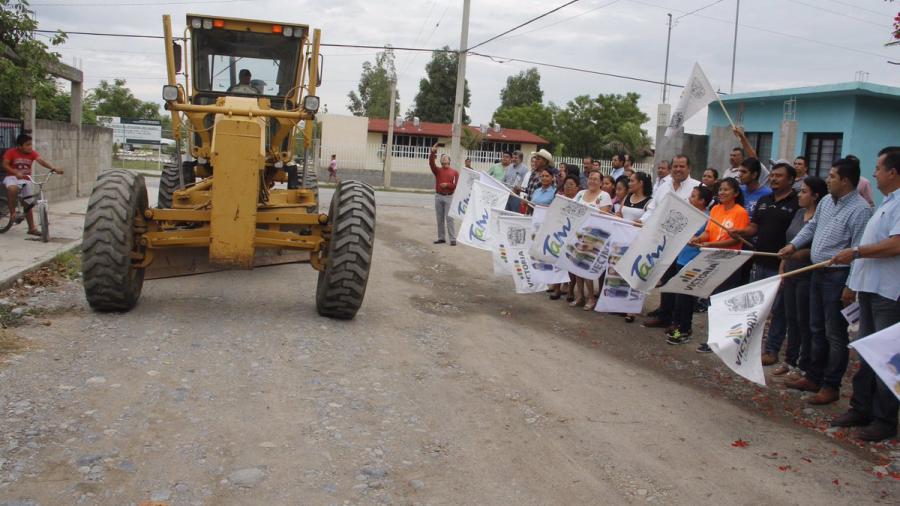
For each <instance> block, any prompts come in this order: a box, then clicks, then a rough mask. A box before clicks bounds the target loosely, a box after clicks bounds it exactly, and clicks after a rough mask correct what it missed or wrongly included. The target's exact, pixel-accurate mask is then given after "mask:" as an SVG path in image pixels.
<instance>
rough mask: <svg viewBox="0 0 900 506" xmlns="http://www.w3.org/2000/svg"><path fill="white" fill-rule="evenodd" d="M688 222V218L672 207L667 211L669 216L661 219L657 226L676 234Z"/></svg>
mask: <svg viewBox="0 0 900 506" xmlns="http://www.w3.org/2000/svg"><path fill="white" fill-rule="evenodd" d="M687 224H688V218H687V216H685V215H684V214H683V213H682V212H681V211H677V210H675V209H672V210H671V211H669V216H667V217H666V220H665V221H663V222H662V223H661V224H660V225H659V226H660V228H662V229H663V230H665V231H666V232H668V233H670V234H672V235H677V234H680V233H681V231H682V230H684V227H686V226H687Z"/></svg>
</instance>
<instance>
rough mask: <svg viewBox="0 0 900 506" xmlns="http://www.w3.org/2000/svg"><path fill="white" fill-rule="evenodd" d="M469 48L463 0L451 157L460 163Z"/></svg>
mask: <svg viewBox="0 0 900 506" xmlns="http://www.w3.org/2000/svg"><path fill="white" fill-rule="evenodd" d="M468 48H469V0H463V18H462V33H461V34H460V36H459V52H458V53H457V69H456V102H454V104H453V138H452V140H451V143H450V158H451V159H452V160H453V162H454V163H456V164H459V163H460V161H461V160H460V157H461V156H462V154H461V149H460V136H461V135H462V120H463V107H464V106H465V104H464V100H465V91H466V50H467V49H468Z"/></svg>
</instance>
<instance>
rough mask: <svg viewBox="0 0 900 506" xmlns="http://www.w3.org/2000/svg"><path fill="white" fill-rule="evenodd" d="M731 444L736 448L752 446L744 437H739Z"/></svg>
mask: <svg viewBox="0 0 900 506" xmlns="http://www.w3.org/2000/svg"><path fill="white" fill-rule="evenodd" d="M731 446H733V447H735V448H746V447H748V446H750V443H748V442H746V441H744V440H743V439H738V440H737V441H735V442H733V443H731Z"/></svg>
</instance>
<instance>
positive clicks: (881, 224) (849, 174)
mask: <svg viewBox="0 0 900 506" xmlns="http://www.w3.org/2000/svg"><path fill="white" fill-rule="evenodd" d="M735 134H736V135H737V136H738V138H739V139H740V140H741V142H742V147H736V148H734V150H733V151H732V152H731V156H730V167H728V168H727V169H725V170H723V171H721V172H720V171H718V170H717V169H716V168H713V167H710V168H707V169H706V170H704V171H703V172H702V176H701V179H700V180H696V179H694V178H692V177H691V173H692V167H691V161H690V159H689V158H688V156H686V155H677V156H675V157H673V158H672V160H670V161H666V160H663V161H661V162H660V163H659V164H658V166H657V167H656V175H655V176H656V177H655V178H653V177H651V175H650V174H647V173H644V172H635V171H634V170H633V169H632V168H631V163H630V159H629V158H628V157H627V156H626V155H624V154H616V155H614V156H613V157H612V169H611V170H610V173H609V174H603V173H602V171H601V170H600V164H599V162H598V161H597V160H596V159H594V158H593V157H591V156H585V157H584V159H583V163H582V165H581V167H579V166H577V165H573V164H566V163H559V164H558V165H556V166H554V164H553V156H552V155H551V154H550V153H549V152H547V151H546V150H543V149H542V150H539V151H537V152H535V153H532V155H531V159H530V162H531V163H530V165H525V157H524V154H523V153H522V152H520V151H515V152H511V153H504V154H503V156H502V158H501V160H500V161H499V162H498V163H497V164H495V165H494V166H492V167H491V168H490V170H489V171H488V174H489V175H491V176H492V177H494V178H495V179H496V180H497V181H499V182H501V183H503V184H504V185H505V186H506V187H507V188H509V190H510V192H511V195H510V198H509V200H508V204H507V210H510V211H517V212H522V213H524V214H528V213H529V212H531V209H532V208H533V206H535V205H542V206H546V205H549V204H550V203H551V202H552V201H553V199H554V198H555V197H556V196H557V195H564V196H565V197H567V198H570V199H573V200H575V201H577V202H584V203H586V204H587V205H589V206H590V207H593V208H595V209H597V210H598V211H599V212H604V213H611V214H614V215H616V216H618V217H620V218H622V219H625V220H628V221H631V222H634V223H635V224H637V225H641V224H642V223H644V222H646V221H647V220H648V218H649V217H650V216H651V215H652V213H653V212H654V209H655V208H656V205H657V203H658V202H660V201H661V200H662V198H663V197H665V196H666V195H667V194H669V193H672V194H674V195H675V196H676V197H678V198H681V199H684V200H686V201H688V202H689V203H690V204H691V205H693V206H694V207H696V208H697V209H700V210H702V211H704V212H706V213H708V214H709V216H710V217H711V218H712V219H711V220H710V221H709V222H708V223H707V225H706V226H704V227H703V228H702V229H701V230H698V231H697V232H696V234H695V236H694V238H693V239H692V240H691V241H690V242H689V243H688V245H687V246H685V248H684V249H683V250H682V251H681V253H680V254H679V256H678V258H677V260H676V262H675V263H674V264H673V265H672V266H671V267H670V268H669V269H668V270H667V272H666V273H665V275H664V276H663V278H662V280H661V281H660V283H659V286H661V285H663V284H665V283H666V282H667V281H668V280H669V279H670V278H671V277H673V276H675V275H676V274H677V273H678V272H679V271H680V270H681V268H682V267H684V266H685V265H686V264H687V263H688V262H690V260H691V259H693V258H694V257H695V256H696V255H698V254H699V251H700V250H699V248H701V247H703V248H720V249H734V250H742V249H744V250H746V249H750V250H752V251H754V252H760V253H766V254H767V255H758V256H757V255H754V256H753V257H752V259H751V260H750V261H749V262H747V263H746V264H745V268H743V269H741V270H738V271H737V272H735V273H734V274H733V275H732V276H731V277H730V278H729V279H728V280H726V281H725V282H724V283H722V284H721V285H720V286H719V287H718V288H717V289H716V291H715V292H714V293H718V292H722V291H726V290H729V289H732V288H735V287H738V286H741V285H743V284H747V283H750V282H753V281H757V280H762V279H765V278H768V277H771V276H776V275H779V274H784V273H788V272H791V271H795V270H799V269H803V268H804V267H807V266H811V265H813V264H818V263H822V262H826V261H827V262H829V263H828V264H827V265H824V266H823V267H822V268H818V269H814V270H809V271H808V272H803V273H800V274H797V275H793V276H790V277H785V278H784V279H783V281H782V285H781V288H780V290H779V293H778V296H777V298H776V300H775V302H774V305H773V309H772V312H771V316H770V320H769V322H768V327H767V333H766V339H765V350H764V353H763V355H762V357H761V361H762V364H763V365H764V366H766V367H769V366H773V367H774V368H773V370H772V371H771V373H772V374H773V375H775V376H779V377H782V378H784V381H783V383H782V384H783V386H784V387H786V388H789V389H795V390H800V391H804V392H810V393H811V394H812V395H810V396H809V397H808V398H807V399H806V401H807V402H808V403H810V404H813V405H826V404H831V403H834V402H836V401H838V400H839V398H840V388H841V382H842V378H843V376H844V374H845V373H846V371H847V368H848V359H849V349H848V347H847V345H848V344H849V331H848V322H847V321H846V320H845V319H844V316H843V315H842V313H841V309H843V308H844V307H845V306H847V305H850V304H852V303H853V302H854V301H856V302H858V303H859V306H860V315H861V316H860V322H859V336H860V337H864V336H866V335H869V334H872V333H874V332H877V331H880V330H883V329H885V328H888V327H890V326H892V325H894V324H896V323H898V322H900V301H898V299H900V283H898V280H900V204H898V195H897V193H898V191H897V190H898V189H900V147H886V148H884V149H882V150H881V151H880V152H879V153H878V160H877V164H876V166H875V169H874V172H873V173H872V175H873V177H874V178H875V182H876V186H877V189H878V191H880V192H881V193H882V195H883V196H884V199H883V202H882V203H881V205H880V206H879V207H878V208H877V209H876V208H875V205H874V200H873V198H872V190H871V185H870V184H869V183H868V180H867V179H866V178H865V177H863V176H862V168H861V167H860V161H859V158H857V157H855V156H853V155H847V156H845V157H844V158H841V159H839V160H835V161H834V163H833V164H832V166H831V168H830V170H829V172H828V174H827V177H826V178H825V179H822V178H820V177H818V176H815V175H809V174H808V173H807V171H808V163H807V159H806V158H805V157H803V156H797V157H796V158H795V159H794V160H793V161H789V160H785V159H779V160H775V161H771V162H770V163H769V166H768V167H767V166H766V165H764V164H763V163H762V162H761V161H760V160H759V159H758V158H757V157H756V153H755V152H754V151H753V150H752V147H751V146H750V145H749V143H748V142H747V139H746V136H744V135H743V132H742V131H741V130H739V129H735ZM436 151H437V150H436V148H434V149H432V153H431V158H430V160H429V162H430V165H431V168H432V171H433V172H434V174H435V181H436V187H435V191H436V195H435V204H436V205H435V207H436V209H437V217H438V240H437V241H435V243H443V242H445V228H446V230H447V231H448V233H449V234H450V244H451V245H454V244H455V243H456V242H455V238H454V236H453V233H454V232H453V230H454V229H453V222H452V220H451V219H450V218H449V217H448V216H447V210H448V208H449V203H450V201H451V199H452V195H453V192H454V190H455V185H456V181H457V180H458V173H457V172H456V171H455V170H454V169H452V168H451V167H450V159H449V157H448V156H447V155H442V156H441V164H440V166H437V165H436V164H435V159H436ZM748 151H749V154H750V156H747V155H748ZM445 225H446V227H445ZM602 282H603V281H602V278H601V280H600V283H601V285H600V286H602ZM596 283H597V281H592V280H589V279H581V278H578V277H576V276H574V275H570V282H569V283H564V284H559V285H553V286H551V287H550V289H549V290H548V291H549V297H550V298H551V299H553V300H558V299H561V298H562V297H563V296H565V297H566V299H565V300H566V301H567V302H568V303H569V305H570V306H572V307H573V308H578V307H582V308H584V309H585V310H592V309H593V308H594V306H595V305H596V302H597V301H596V295H597V294H598V293H599V292H598V286H597V284H596ZM707 306H708V301H704V300H697V298H695V297H691V296H688V295H681V294H670V293H663V294H661V297H660V305H659V307H658V308H657V309H655V310H653V311H650V312H649V313H648V315H647V319H646V320H644V321H643V323H642V325H643V326H644V327H646V328H653V329H660V330H662V332H663V333H664V334H665V337H666V341H667V342H668V343H669V344H672V345H683V344H686V343H688V342H690V341H691V339H692V334H693V325H692V323H693V318H694V314H695V313H702V312H704V311H705V310H706V307H707ZM619 316H621V317H624V318H625V321H626V322H629V323H630V322H633V321H635V318H636V317H637V316H638V315H633V314H622V315H619ZM785 343H786V344H785ZM782 348H784V354H783V360H782V359H781V357H782ZM697 351H698V352H701V353H706V352H710V351H711V350H710V348H709V347H708V346H707V345H706V344H705V343H703V344H700V345H699V347H698V348H697ZM860 362H861V365H860V368H859V370H858V372H856V373H855V374H854V376H853V380H852V384H853V393H852V396H851V400H850V409H849V410H848V411H847V412H846V413H844V414H843V415H841V416H839V417H836V418H835V419H834V420H833V421H832V422H831V423H832V425H834V426H840V427H857V426H858V427H860V429H859V430H858V431H856V432H855V435H856V437H858V438H859V439H862V440H867V441H879V440H883V439H887V438H890V437H893V436H895V435H896V433H897V417H898V408H900V403H898V400H897V397H896V396H895V395H894V393H893V392H892V391H891V389H890V388H889V387H888V386H887V385H885V384H884V383H883V382H882V381H881V380H880V379H879V378H878V377H877V375H876V374H875V373H874V372H873V369H872V368H871V367H870V366H869V365H868V364H866V363H865V361H864V360H862V359H861V360H860Z"/></svg>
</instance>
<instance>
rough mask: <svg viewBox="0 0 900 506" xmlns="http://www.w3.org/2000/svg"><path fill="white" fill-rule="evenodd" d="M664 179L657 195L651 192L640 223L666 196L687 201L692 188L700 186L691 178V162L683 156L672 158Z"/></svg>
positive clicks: (645, 219) (646, 218)
mask: <svg viewBox="0 0 900 506" xmlns="http://www.w3.org/2000/svg"><path fill="white" fill-rule="evenodd" d="M666 179H667V181H666V182H665V183H663V185H662V186H660V188H659V194H657V192H655V191H654V192H653V199H652V200H651V201H650V202H649V203H648V204H647V211H646V212H644V215H643V216H641V222H646V221H647V220H648V219H649V218H650V215H651V214H653V210H654V209H656V206H657V205H658V204H659V203H660V202H662V199H663V197H665V196H666V194H668V193H674V194H675V196H677V197H678V198H680V199H682V200H684V201H687V200H688V199H689V198H690V197H691V192H692V191H694V188H696V187H697V186H699V185H700V181H697V180H696V179H694V178H692V177H691V160H690V158H688V156H687V155H684V154H681V155H675V158H672V168H671V171H670V173H669V176H668V177H667V178H666Z"/></svg>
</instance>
